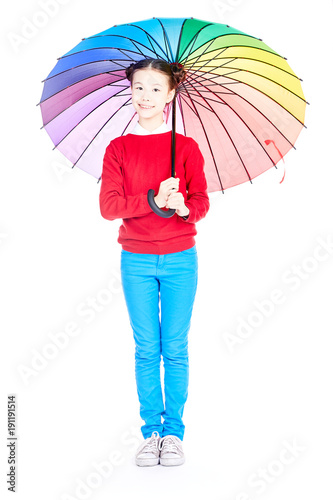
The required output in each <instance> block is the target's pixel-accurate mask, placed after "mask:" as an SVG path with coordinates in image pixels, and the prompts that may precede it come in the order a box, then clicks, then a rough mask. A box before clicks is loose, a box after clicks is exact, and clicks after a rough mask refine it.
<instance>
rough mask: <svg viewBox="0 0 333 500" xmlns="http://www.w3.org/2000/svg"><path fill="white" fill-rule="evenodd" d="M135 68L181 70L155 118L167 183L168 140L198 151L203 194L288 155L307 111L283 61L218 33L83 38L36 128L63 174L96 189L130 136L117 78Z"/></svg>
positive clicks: (248, 39) (151, 23)
mask: <svg viewBox="0 0 333 500" xmlns="http://www.w3.org/2000/svg"><path fill="white" fill-rule="evenodd" d="M143 58H161V59H164V60H166V61H168V62H169V63H171V62H177V63H180V64H182V65H183V66H184V67H185V69H186V70H187V77H186V80H185V81H184V82H182V83H181V84H180V85H179V86H178V88H177V91H176V94H175V97H174V100H173V101H172V104H173V113H171V108H170V104H171V103H170V104H169V105H167V106H166V109H165V117H164V119H165V121H166V123H167V124H169V125H170V126H171V125H172V136H173V137H172V148H173V157H172V160H173V166H172V175H173V176H174V140H175V131H176V132H178V133H180V134H183V135H186V136H190V137H192V138H193V139H194V140H195V141H196V142H197V143H198V145H199V147H200V150H201V152H202V154H203V156H204V158H205V167H204V168H205V176H206V179H207V191H208V192H214V191H219V190H221V191H222V192H224V190H225V189H227V188H229V187H232V186H235V185H237V184H241V183H243V182H246V181H250V182H252V179H253V178H255V177H256V176H258V175H259V174H261V173H263V172H265V171H266V170H268V169H269V168H271V167H272V166H276V164H277V163H278V162H279V161H280V160H281V159H282V158H283V157H284V156H285V155H286V153H287V152H288V151H289V150H290V149H291V148H294V144H295V141H296V139H297V137H298V135H299V133H300V131H301V130H302V128H303V127H304V126H305V125H304V116H305V107H306V104H307V102H306V101H305V98H304V95H303V91H302V87H301V83H300V82H301V80H300V79H299V78H298V77H297V76H296V75H295V73H294V72H293V71H292V69H291V68H290V66H289V64H288V63H287V60H286V58H285V57H281V56H280V55H279V54H277V53H276V52H275V51H274V50H272V49H271V48H270V47H268V46H267V45H266V44H265V43H264V42H263V41H262V40H261V39H258V38H255V37H253V36H250V35H248V34H246V33H243V32H241V31H239V30H237V29H234V28H232V27H231V26H228V25H224V24H219V23H213V22H210V21H203V20H200V19H194V18H193V17H190V18H155V17H153V18H151V19H146V20H143V21H139V22H133V23H127V24H121V25H114V26H113V27H112V28H109V29H107V30H106V31H103V32H101V33H98V34H96V35H94V36H91V37H88V38H84V39H83V40H82V41H81V42H80V43H79V44H78V45H76V46H75V47H74V48H73V49H72V50H70V51H69V52H67V53H66V54H65V55H63V56H62V57H60V58H59V59H58V62H57V64H56V65H55V67H54V68H53V70H52V71H51V73H50V74H49V75H48V77H47V78H46V79H45V80H44V81H43V83H44V86H43V93H42V97H41V101H40V103H39V105H40V108H41V112H42V118H43V127H42V128H44V129H45V130H46V132H47V133H48V134H49V136H50V138H51V140H52V142H53V144H54V146H55V148H57V149H58V150H59V151H61V153H63V154H64V155H65V157H66V158H68V159H69V160H70V161H71V162H72V163H73V167H74V166H76V167H78V168H80V169H82V170H84V171H85V172H88V173H89V174H91V175H92V176H94V177H95V178H96V179H98V180H100V178H101V173H102V164H103V156H104V153H105V149H106V147H107V146H108V144H109V143H110V141H111V140H112V139H114V138H115V137H118V136H120V135H124V134H126V133H129V132H131V130H132V129H133V128H134V126H135V124H136V122H137V120H138V116H137V113H136V110H135V109H134V107H133V105H132V104H131V89H130V82H129V81H128V80H127V78H126V76H125V68H126V67H127V66H128V65H129V64H131V63H132V62H136V61H138V60H140V59H143ZM164 213H165V211H164Z"/></svg>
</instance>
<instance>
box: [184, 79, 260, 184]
mask: <svg viewBox="0 0 333 500" xmlns="http://www.w3.org/2000/svg"><path fill="white" fill-rule="evenodd" d="M185 90H186V92H187V89H186V88H185ZM189 99H190V100H191V102H192V104H193V106H194V108H195V111H196V115H197V117H198V119H199V121H200V123H201V126H202V130H203V131H204V134H205V136H206V140H207V143H208V147H209V149H210V154H211V157H212V159H213V162H214V165H215V170H216V174H217V176H218V179H219V182H220V185H221V189H222V192H223V193H224V190H223V185H222V180H221V177H220V173H219V170H218V167H217V164H216V161H215V157H214V154H213V151H212V147H211V144H210V141H209V137H208V136H207V133H206V130H205V127H204V125H203V123H202V120H201V117H200V114H199V113H198V111H197V109H196V107H195V105H194V102H193V100H192V98H191V96H190V95H189ZM184 102H186V101H184ZM222 126H223V127H224V125H223V124H222ZM236 151H237V150H236ZM250 180H251V179H250Z"/></svg>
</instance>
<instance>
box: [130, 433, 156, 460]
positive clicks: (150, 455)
mask: <svg viewBox="0 0 333 500" xmlns="http://www.w3.org/2000/svg"><path fill="white" fill-rule="evenodd" d="M160 439H161V438H160V435H159V433H158V432H157V431H154V432H153V433H152V435H151V437H148V438H147V439H145V440H144V442H143V443H141V444H140V446H139V448H138V449H137V451H136V455H135V463H136V465H139V466H140V467H141V466H147V465H158V464H159V462H160V450H159V443H160Z"/></svg>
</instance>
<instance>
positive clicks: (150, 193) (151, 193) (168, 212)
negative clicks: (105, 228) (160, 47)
mask: <svg viewBox="0 0 333 500" xmlns="http://www.w3.org/2000/svg"><path fill="white" fill-rule="evenodd" d="M176 96H177V89H176V92H175V95H174V98H173V100H172V134H171V135H172V143H171V161H172V164H171V177H175V152H176V147H175V146H176V134H175V131H176ZM154 195H155V191H154V190H153V189H149V191H148V193H147V199H148V203H149V206H150V208H151V209H152V210H153V212H155V214H157V215H159V216H160V217H164V218H165V219H166V218H169V217H172V216H173V215H174V213H175V212H176V209H175V208H169V210H162V209H161V208H160V207H158V206H157V205H156V203H155V200H154Z"/></svg>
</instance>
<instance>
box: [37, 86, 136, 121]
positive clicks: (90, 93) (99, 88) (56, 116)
mask: <svg viewBox="0 0 333 500" xmlns="http://www.w3.org/2000/svg"><path fill="white" fill-rule="evenodd" d="M118 86H119V85H116V84H113V83H112V84H110V83H107V84H106V85H103V86H102V87H98V88H97V89H94V90H92V91H91V92H88V93H87V94H85V95H84V96H82V97H80V99H78V100H77V101H75V103H73V104H71V105H70V106H67V108H64V109H63V110H62V111H60V113H58V114H57V115H55V116H54V117H53V118H51V120H49V121H48V122H47V123H44V125H43V126H42V127H41V129H43V128H45V127H46V126H47V125H49V124H50V123H51V122H52V121H53V120H55V119H56V118H58V116H60V115H61V114H62V113H64V112H65V111H66V110H67V109H69V108H70V107H71V106H73V105H74V104H76V103H77V102H80V101H82V99H85V98H86V97H88V96H89V95H92V94H93V93H94V92H98V90H101V89H104V88H105V87H118ZM121 87H122V88H123V89H126V88H129V87H126V86H125V85H124V86H122V85H121ZM115 95H116V94H115ZM123 95H124V96H126V95H131V94H123ZM112 97H114V96H111V98H112ZM95 109H96V108H95Z"/></svg>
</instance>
